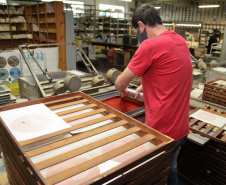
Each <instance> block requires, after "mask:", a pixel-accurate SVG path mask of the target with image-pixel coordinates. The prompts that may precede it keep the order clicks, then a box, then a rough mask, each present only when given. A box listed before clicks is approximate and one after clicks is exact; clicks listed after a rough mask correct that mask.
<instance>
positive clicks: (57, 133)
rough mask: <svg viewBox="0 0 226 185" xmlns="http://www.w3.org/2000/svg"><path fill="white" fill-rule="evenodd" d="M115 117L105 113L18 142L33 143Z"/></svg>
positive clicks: (22, 143) (21, 143)
mask: <svg viewBox="0 0 226 185" xmlns="http://www.w3.org/2000/svg"><path fill="white" fill-rule="evenodd" d="M115 117H117V116H116V115H115V114H109V115H106V116H103V117H100V118H96V119H93V120H90V121H86V122H82V123H80V124H77V125H73V126H71V127H70V128H67V129H63V130H59V131H57V132H53V133H50V134H46V135H44V136H40V137H36V138H34V139H29V140H26V141H21V142H20V143H19V144H20V146H26V145H29V144H32V143H35V142H38V141H43V140H45V139H48V138H51V137H54V136H57V135H61V134H64V133H68V132H70V131H73V130H76V129H79V128H83V127H87V126H90V125H93V124H96V123H99V122H102V121H105V120H109V119H111V118H115Z"/></svg>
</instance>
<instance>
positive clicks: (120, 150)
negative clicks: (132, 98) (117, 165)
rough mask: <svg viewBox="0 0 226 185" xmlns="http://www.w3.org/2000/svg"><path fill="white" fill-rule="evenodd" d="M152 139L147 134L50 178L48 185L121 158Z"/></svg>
mask: <svg viewBox="0 0 226 185" xmlns="http://www.w3.org/2000/svg"><path fill="white" fill-rule="evenodd" d="M152 139H155V136H154V135H151V134H147V135H145V136H144V137H141V138H139V139H136V140H135V141H132V142H130V143H127V144H126V145H123V146H120V147H118V148H116V149H113V150H111V151H109V152H107V153H105V154H103V155H100V156H98V157H95V158H93V159H90V160H88V161H86V162H84V163H82V164H79V165H77V166H74V167H72V168H69V169H67V170H64V171H63V172H60V173H57V174H55V175H53V176H50V177H49V178H47V179H46V181H47V183H48V184H55V183H58V182H61V181H63V180H65V179H68V178H70V177H72V176H74V175H77V174H79V173H81V172H83V171H85V170H88V169H90V168H92V167H95V166H97V165H99V164H101V163H103V162H105V161H107V160H110V159H112V158H114V157H116V156H119V155H121V154H123V153H125V152H127V151H129V150H132V149H133V148H136V147H138V146H140V145H142V144H144V143H146V142H148V141H150V140H152Z"/></svg>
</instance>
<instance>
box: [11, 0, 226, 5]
mask: <svg viewBox="0 0 226 185" xmlns="http://www.w3.org/2000/svg"><path fill="white" fill-rule="evenodd" d="M7 1H8V4H20V5H24V4H31V3H36V2H41V0H15V1H14V0H7ZM71 1H73V0H71ZM80 1H82V0H80ZM94 1H95V0H93V2H94ZM132 1H136V2H139V3H153V4H158V3H173V4H184V5H195V4H203V3H215V4H216V3H220V2H225V0H132Z"/></svg>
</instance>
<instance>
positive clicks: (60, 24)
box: [54, 1, 67, 71]
mask: <svg viewBox="0 0 226 185" xmlns="http://www.w3.org/2000/svg"><path fill="white" fill-rule="evenodd" d="M54 10H55V19H56V41H57V43H65V22H64V5H63V2H59V1H58V2H54ZM58 50H59V68H60V69H61V70H62V71H65V70H67V64H66V47H65V45H59V46H58Z"/></svg>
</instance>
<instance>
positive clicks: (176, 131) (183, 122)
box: [115, 5, 192, 185]
mask: <svg viewBox="0 0 226 185" xmlns="http://www.w3.org/2000/svg"><path fill="white" fill-rule="evenodd" d="M132 26H133V28H134V31H135V33H136V34H137V37H138V40H139V41H140V43H141V44H140V46H139V48H138V49H137V51H136V53H135V55H134V56H133V58H132V60H131V61H130V63H129V65H128V67H127V68H126V69H125V70H124V72H123V73H122V74H121V75H120V76H119V77H118V78H117V80H116V83H115V87H116V89H117V90H118V91H119V92H121V93H123V94H125V96H126V95H127V94H128V89H127V87H128V84H129V82H130V81H131V80H132V79H133V78H134V77H135V75H138V76H141V77H142V85H141V86H140V87H138V88H137V90H136V97H137V95H138V94H139V92H141V91H143V95H144V103H145V117H146V122H145V124H146V125H148V126H150V127H152V128H154V129H156V130H158V131H160V132H162V133H163V134H166V135H168V136H170V137H172V138H173V139H174V140H175V142H174V151H173V155H172V160H171V170H170V174H169V178H168V184H173V185H176V184H178V172H177V156H178V154H179V151H180V148H181V146H182V145H183V144H184V143H185V141H186V138H187V135H188V134H189V99H190V91H191V83H192V64H191V57H190V52H189V49H188V46H187V44H186V41H185V40H184V39H183V38H182V37H181V36H180V35H178V34H177V33H175V32H174V31H172V30H169V31H168V30H167V29H166V28H165V27H164V26H163V25H162V20H161V18H160V16H159V14H158V12H157V10H156V9H155V8H153V7H150V6H149V5H142V6H141V7H139V8H138V9H137V10H136V11H135V13H134V15H133V18H132Z"/></svg>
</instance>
